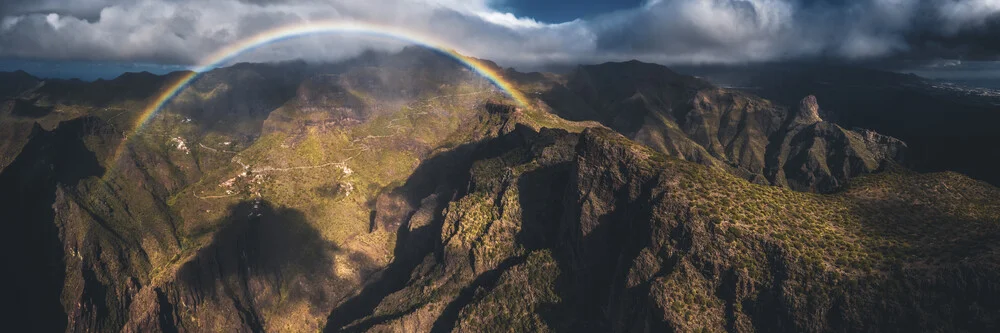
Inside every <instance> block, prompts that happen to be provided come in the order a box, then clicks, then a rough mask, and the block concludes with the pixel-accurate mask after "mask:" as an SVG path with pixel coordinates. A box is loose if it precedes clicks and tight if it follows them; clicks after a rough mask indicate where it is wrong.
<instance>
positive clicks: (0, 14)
mask: <svg viewBox="0 0 1000 333" xmlns="http://www.w3.org/2000/svg"><path fill="white" fill-rule="evenodd" d="M540 1H542V2H540ZM543 2H544V0H532V1H529V0H0V58H6V59H22V60H23V59H31V60H71V61H105V62H137V63H153V64H179V65H189V64H196V63H199V62H200V61H201V60H203V58H204V57H205V56H206V55H208V54H210V53H212V52H213V51H215V50H217V49H219V48H221V47H223V46H224V45H226V44H230V43H234V42H236V41H238V40H240V39H242V38H246V37H249V36H252V35H254V34H255V33H258V32H261V31H263V30H266V29H269V28H273V27H276V26H281V25H290V24H296V23H300V22H309V21H321V20H352V21H365V22H373V23H379V24H390V25H395V26H399V27H404V28H406V29H410V30H413V31H416V32H419V33H421V34H425V35H432V36H436V37H437V38H439V39H442V40H445V41H447V42H449V43H451V44H453V45H459V46H461V50H463V51H464V52H466V53H470V54H471V55H473V56H477V57H482V58H488V59H492V60H495V61H497V62H499V63H501V64H503V65H507V66H525V65H537V64H543V63H552V62H556V63H593V62H600V61H607V60H627V59H639V60H644V61H650V62H658V63H663V64H678V63H685V64H688V63H742V62H754V61H779V60H802V59H835V60H848V61H851V60H878V59H887V58H888V59H896V58H908V59H966V60H969V59H980V60H982V59H996V57H997V55H998V54H1000V0H646V1H643V0H631V1H629V0H620V1H615V0H586V1H576V2H574V3H572V4H567V2H569V1H551V2H549V3H543ZM369 47H374V48H378V49H393V48H399V47H402V45H401V44H396V43H387V42H386V41H384V40H373V39H370V38H367V37H358V36H337V35H324V36H312V37H308V38H302V39H298V40H294V41H288V42H282V43H280V44H278V45H274V46H273V47H268V48H265V49H263V50H261V51H258V52H255V53H253V54H251V55H248V56H247V59H241V60H249V61H269V60H288V59H295V58H304V59H307V60H337V59H342V58H344V57H348V56H353V55H356V54H357V53H360V52H361V51H362V50H364V49H366V48H369Z"/></svg>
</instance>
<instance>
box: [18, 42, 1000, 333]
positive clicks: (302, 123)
mask: <svg viewBox="0 0 1000 333" xmlns="http://www.w3.org/2000/svg"><path fill="white" fill-rule="evenodd" d="M484 64H486V65H490V64H489V63H488V62H484ZM624 66H626V67H628V68H633V67H634V68H639V69H643V68H646V67H643V66H644V65H640V64H635V63H628V64H625V65H624ZM615 68H616V67H615V66H611V67H600V68H583V69H581V70H580V72H579V73H577V74H575V75H576V76H573V77H571V78H570V80H571V82H568V81H565V80H566V78H565V77H561V76H559V75H555V74H538V73H530V74H524V73H516V72H514V71H512V70H508V71H507V72H506V74H505V75H508V76H510V77H512V78H516V79H517V81H518V82H519V83H518V84H519V88H520V89H523V90H524V91H525V92H527V93H529V95H530V96H533V97H532V100H531V101H530V103H531V105H526V106H524V105H515V104H514V102H513V101H511V100H510V98H509V97H507V96H505V95H504V94H503V93H502V92H501V91H499V90H497V89H496V88H495V87H494V86H493V85H492V84H491V83H489V82H488V81H486V80H485V79H483V78H481V77H479V76H478V75H477V74H476V73H474V72H472V71H470V70H467V69H465V68H464V67H462V66H460V65H459V64H457V63H455V62H454V61H453V60H451V59H448V58H445V57H443V56H442V55H440V54H438V53H435V52H431V51H428V50H424V49H419V48H407V49H404V50H403V51H402V52H400V53H398V54H380V53H366V54H364V55H362V56H361V57H359V58H357V59H352V60H348V61H344V62H341V63H336V64H322V65H318V64H305V63H283V64H238V65H235V66H232V67H227V68H222V69H217V70H213V71H210V72H207V73H205V74H204V75H203V76H202V78H201V79H200V80H198V81H196V82H194V83H193V84H192V85H191V86H190V88H188V89H185V90H184V91H183V92H181V93H180V94H179V95H178V96H177V97H176V98H175V99H174V101H173V102H172V103H170V104H168V105H167V107H166V108H164V109H163V110H161V111H160V112H159V113H158V114H156V115H155V117H153V118H152V120H151V121H150V122H148V123H147V124H145V126H144V127H143V129H142V131H139V132H135V131H133V130H132V128H133V127H134V124H135V122H136V121H137V120H138V118H139V117H141V115H142V111H143V110H144V108H145V107H146V105H148V104H149V102H151V101H152V100H153V99H155V97H156V96H157V95H158V94H159V93H160V92H162V91H163V89H165V88H166V87H167V85H168V84H169V82H171V81H172V80H175V79H176V78H177V77H179V76H180V75H182V74H183V73H175V74H170V75H167V76H156V75H152V74H148V73H139V74H127V75H123V76H122V77H119V78H117V79H114V80H108V81H96V82H81V81H74V80H69V81H66V80H41V79H36V78H32V77H30V76H29V75H26V74H24V73H12V74H4V75H5V76H2V77H9V78H10V80H8V81H4V82H2V84H0V97H2V98H4V100H3V103H0V157H2V158H0V216H2V217H3V223H4V226H5V227H6V229H5V232H4V233H0V244H2V246H3V248H2V249H0V253H2V254H3V256H4V257H3V259H4V262H5V263H7V264H6V267H7V269H8V270H9V272H13V273H12V274H8V277H9V281H10V283H9V286H11V287H12V288H11V289H12V291H11V292H10V293H9V296H10V301H9V302H11V303H12V304H17V305H18V306H17V307H16V308H15V309H13V310H10V311H9V312H8V313H6V314H7V315H10V316H11V317H12V318H15V319H16V320H13V322H15V323H18V324H23V326H24V329H22V330H24V331H73V332H76V331H88V332H121V331H124V332H160V331H162V332H228V331H239V332H310V331H312V332H315V331H321V330H323V331H330V332H338V331H347V332H362V331H363V332H368V331H370V332H447V331H457V332H493V331H497V332H499V331H502V332H511V331H516V332H537V331H561V332H660V331H680V332H690V331H736V332H751V331H760V332H772V331H785V332H802V331H807V332H818V331H906V332H910V331H924V330H932V331H995V330H997V329H998V327H997V326H998V320H1000V318H998V314H1000V302H998V301H997V300H998V299H1000V295H998V294H1000V286H998V285H997V282H996V281H1000V276H998V275H1000V270H998V267H997V263H998V261H997V259H998V258H997V257H996V256H997V248H996V246H998V245H997V244H1000V243H998V242H997V241H998V236H1000V230H998V223H1000V190H998V189H997V188H995V187H992V186H990V185H987V184H985V183H981V182H977V181H974V180H971V179H969V178H967V177H965V176H962V175H959V174H955V173H935V174H918V173H913V172H910V171H908V170H906V169H905V168H903V167H902V166H900V165H899V164H898V161H899V159H901V157H902V155H903V152H904V150H905V149H904V148H905V145H904V144H903V143H902V142H899V141H898V140H895V139H892V138H890V137H885V136H881V135H879V134H877V133H875V132H871V131H860V130H858V131H855V130H845V129H843V128H841V127H840V126H838V125H837V124H834V123H831V122H826V121H823V120H822V119H821V118H819V117H818V115H819V110H818V104H817V102H816V101H815V99H813V98H806V99H804V100H803V101H802V102H801V103H800V105H798V106H793V107H791V108H789V107H785V106H777V105H773V104H771V103H770V102H767V101H766V100H762V99H759V98H757V97H754V96H752V95H749V94H745V93H740V92H733V91H729V90H726V89H720V88H715V87H711V86H708V85H704V84H703V83H700V81H697V80H695V79H693V78H687V77H680V76H677V75H676V74H672V72H669V71H664V70H665V69H663V68H659V67H655V68H653V69H651V70H642V71H638V72H641V73H645V74H643V75H645V76H640V78H642V80H639V81H638V83H640V84H638V85H630V84H624V83H628V82H625V81H629V80H631V79H634V78H635V77H634V75H636V71H631V72H624V74H623V75H624V78H622V77H618V78H615V75H614V73H615V70H620V69H615ZM628 68H626V70H627V69H628ZM634 68H633V69H634ZM609 75H610V77H611V78H615V80H619V79H621V80H625V81H623V82H624V83H623V82H619V81H614V82H610V83H609V82H608V81H606V80H602V79H601V78H607V77H609ZM587 78H589V79H587ZM585 79H587V80H585ZM573 80H576V81H573ZM588 80H589V81H588ZM618 83H622V84H618ZM633 83H635V82H633ZM560 86H562V87H563V88H565V89H568V90H565V91H562V90H560V89H562V88H559V87H560ZM689 86H692V87H695V88H697V89H695V90H687V88H685V87H689ZM636 87H639V89H640V92H641V93H640V94H638V95H636V94H634V93H633V89H634V88H636ZM664 87H666V88H664ZM671 87H672V88H671ZM668 88H669V89H668ZM567 91H569V92H567ZM549 94H563V95H559V96H561V97H560V98H565V99H561V100H560V101H563V102H567V103H571V102H573V101H576V102H580V103H578V104H573V105H576V106H578V107H580V108H583V109H580V112H581V113H578V114H576V115H577V116H578V117H575V116H572V115H573V114H570V113H566V112H567V110H568V109H567V105H570V106H572V105H571V104H558V103H556V102H553V101H554V100H551V99H550V98H553V97H552V95H549ZM580 94H583V95H580ZM559 96H556V97H559ZM567 96H569V97H567ZM572 96H576V97H572ZM622 96H624V97H625V99H621V97H622ZM632 96H634V98H631V97H632ZM576 98H580V99H579V100H577V99H576ZM547 102H552V103H551V104H548V103H547ZM667 102H670V103H667ZM671 103H672V104H671ZM691 103H694V104H691ZM668 104H669V105H668ZM649 106H655V108H648V107H649ZM796 107H797V108H796ZM788 110H796V111H795V112H789V111H788ZM560 115H561V116H564V117H568V118H571V119H574V120H575V121H571V120H566V119H564V118H563V117H561V116H560ZM636 119H639V120H642V122H641V123H632V122H630V121H632V120H636ZM654 125H655V126H654ZM636 133H645V134H643V135H639V134H636ZM661 134H662V136H660V135H661ZM126 138H127V139H126ZM652 138H659V139H663V140H659V139H657V140H652ZM633 139H634V140H636V141H633ZM647 139H648V140H647ZM668 139H669V140H668ZM696 156H703V157H704V158H703V159H698V158H693V157H696ZM820 193H823V194H820Z"/></svg>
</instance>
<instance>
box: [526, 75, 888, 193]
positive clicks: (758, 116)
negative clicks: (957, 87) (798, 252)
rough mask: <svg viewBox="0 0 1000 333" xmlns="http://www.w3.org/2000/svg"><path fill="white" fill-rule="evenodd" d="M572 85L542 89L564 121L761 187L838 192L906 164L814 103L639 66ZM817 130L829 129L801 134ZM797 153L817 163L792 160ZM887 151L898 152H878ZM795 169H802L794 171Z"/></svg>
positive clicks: (577, 79) (573, 78) (573, 80)
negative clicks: (590, 124) (791, 102)
mask: <svg viewBox="0 0 1000 333" xmlns="http://www.w3.org/2000/svg"><path fill="white" fill-rule="evenodd" d="M563 80H564V82H550V83H549V84H548V87H546V88H543V89H544V92H542V99H543V100H545V101H546V102H547V103H549V105H551V106H552V108H553V109H554V110H555V112H556V113H557V114H559V115H561V116H563V117H566V118H568V119H576V120H596V121H599V122H601V123H602V124H604V125H607V126H608V127H610V128H612V129H614V130H616V131H618V132H619V133H622V134H624V135H625V136H627V137H629V138H632V139H635V140H636V141H639V142H641V143H643V144H646V145H648V146H650V147H652V148H653V149H655V150H657V151H660V152H663V153H667V154H669V155H672V156H678V157H681V158H683V159H686V160H689V161H694V162H698V163H701V164H705V165H710V166H728V167H730V168H731V169H732V171H733V172H734V173H735V174H737V175H739V176H741V177H743V178H746V179H748V180H751V181H753V182H756V183H761V184H766V183H767V184H773V185H782V186H790V187H791V188H793V189H795V190H799V191H820V192H831V191H834V190H836V189H838V188H839V187H840V186H841V185H842V184H843V183H845V182H846V181H847V180H849V179H850V178H852V177H855V176H858V175H861V174H866V173H872V172H875V171H877V170H879V169H881V168H883V167H885V166H887V165H890V164H896V163H899V162H902V157H903V155H902V151H903V150H904V148H905V144H903V143H902V142H901V141H898V140H895V139H891V138H887V137H886V138H885V139H884V140H881V139H880V140H874V141H869V142H868V143H864V144H863V143H861V142H860V141H861V140H860V139H859V138H860V137H861V133H858V132H855V131H851V130H846V129H843V128H840V127H839V126H837V125H835V124H833V123H826V122H822V119H821V118H820V117H819V115H818V108H819V106H818V105H817V102H816V98H815V97H812V96H807V97H806V98H805V99H804V100H803V102H802V103H799V105H800V106H799V107H798V108H797V109H796V108H786V107H782V106H779V105H776V104H774V103H772V102H770V101H768V100H765V99H761V98H759V97H756V96H754V95H750V94H747V93H743V92H739V91H735V90H728V89H720V88H716V87H714V86H712V85H711V84H709V83H708V82H706V81H702V80H700V79H696V78H694V77H690V76H685V75H680V74H677V73H675V72H673V71H671V70H669V69H667V68H666V67H663V66H660V65H655V64H646V63H641V62H638V61H630V62H624V63H605V64H601V65H594V66H580V67H578V68H577V69H576V71H574V72H573V73H571V74H569V75H568V77H567V78H565V79H563ZM804 109H812V110H811V111H812V112H817V114H816V115H815V117H814V118H811V117H802V116H800V115H801V114H802V112H809V111H810V110H804ZM806 122H808V123H806ZM813 123H822V125H819V126H820V127H822V129H820V130H819V131H817V130H813V129H807V130H806V131H802V128H799V127H800V126H802V125H811V124H813ZM831 135H832V136H833V137H831ZM796 136H797V137H796ZM879 138H882V136H879ZM792 151H799V153H797V154H798V155H802V154H804V153H802V152H809V153H806V155H810V156H803V159H804V160H802V161H800V160H801V159H799V160H797V159H788V158H787V155H789V154H792ZM885 151H892V152H894V153H893V154H888V155H887V154H881V153H879V152H885ZM847 156H855V158H853V160H852V158H850V157H847ZM860 156H864V158H862V157H860ZM845 158H846V159H845ZM789 163H791V164H789ZM792 170H798V171H796V172H786V171H792ZM790 177H791V179H789V178H790Z"/></svg>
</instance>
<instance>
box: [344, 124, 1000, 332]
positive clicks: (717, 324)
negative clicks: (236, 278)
mask: <svg viewBox="0 0 1000 333" xmlns="http://www.w3.org/2000/svg"><path fill="white" fill-rule="evenodd" d="M496 140H497V141H491V142H490V143H485V144H482V145H479V146H478V148H477V149H476V151H475V152H473V153H471V155H469V158H471V163H468V164H460V165H455V166H456V167H458V168H460V169H457V170H456V169H450V170H438V171H437V172H439V173H442V174H446V173H450V174H456V175H462V174H466V173H467V174H468V177H469V178H468V182H469V183H468V185H467V186H461V185H458V186H457V188H459V189H461V188H467V189H468V191H467V192H464V193H463V191H458V192H457V194H454V195H452V196H451V197H452V199H451V200H450V201H449V202H448V203H447V204H446V205H447V209H445V210H444V212H443V213H442V215H440V216H438V217H436V218H435V219H434V222H432V223H430V224H429V225H428V224H426V223H424V222H421V227H420V228H430V229H431V231H430V232H429V233H426V234H425V235H427V238H423V239H411V240H410V241H413V242H415V243H401V244H399V245H398V246H401V247H403V248H408V247H412V248H427V246H433V248H434V249H435V250H434V251H430V252H427V253H426V254H425V255H423V256H422V258H419V259H418V258H412V257H411V259H410V260H412V261H413V262H414V263H415V264H414V265H415V266H412V269H408V270H406V271H405V272H404V274H405V275H406V276H409V278H408V281H407V282H406V283H402V284H399V285H397V286H396V287H395V288H392V289H391V290H389V291H388V293H387V294H386V296H385V297H384V298H383V299H382V300H381V301H380V302H378V305H373V306H372V307H371V308H372V310H371V314H370V315H368V316H366V317H364V318H361V319H358V320H355V319H348V320H345V319H343V317H338V316H337V314H338V313H336V312H335V314H334V316H332V317H331V321H330V322H329V324H330V325H328V326H327V331H339V330H347V331H371V332H388V331H479V330H484V329H487V328H489V329H498V328H502V329H505V330H507V329H509V330H513V331H598V332H643V331H698V330H710V331H735V332H752V331H769V332H771V331H796V332H801V331H809V332H819V331H842V330H847V331H852V330H861V329H877V330H890V331H911V330H972V331H978V330H984V329H987V328H989V327H993V326H995V325H996V320H1000V318H997V317H996V316H992V315H987V316H983V317H978V318H977V319H976V320H974V321H965V320H962V319H960V318H961V317H962V316H963V315H962V313H964V312H965V311H974V312H977V313H993V312H995V311H996V310H997V309H998V308H997V307H998V306H1000V305H998V304H996V303H995V302H989V301H986V300H987V299H992V298H993V297H996V296H998V295H997V293H996V290H997V289H996V286H995V282H990V281H991V279H994V278H995V277H997V276H998V274H1000V271H998V270H997V268H998V267H997V266H996V265H995V264H993V263H992V260H993V259H994V257H995V255H994V253H995V252H994V250H991V249H986V248H980V249H976V250H971V249H970V250H971V252H966V253H964V254H960V255H968V256H969V260H968V261H962V262H958V261H948V260H946V259H944V258H948V257H951V256H953V255H956V254H955V253H949V252H936V251H933V250H931V251H925V250H930V249H929V248H926V249H921V250H916V249H912V248H910V249H908V250H904V248H905V247H897V246H898V245H890V244H892V242H893V241H891V240H893V239H897V238H896V237H899V236H901V235H902V234H900V233H897V231H896V230H893V228H892V227H889V225H891V224H892V223H895V222H891V221H900V220H908V219H910V217H905V216H908V215H909V216H911V217H912V218H913V219H915V220H919V219H923V216H926V213H927V212H928V211H932V210H937V209H941V208H943V207H945V206H950V205H956V204H959V205H960V204H961V203H960V202H961V201H962V199H961V197H960V196H955V197H953V196H951V195H945V196H943V197H942V198H943V199H944V200H943V201H939V202H936V203H933V204H932V205H936V206H937V207H935V208H932V207H923V206H920V205H924V203H921V204H916V205H915V204H914V203H913V202H914V201H912V200H913V199H912V198H916V197H923V196H935V195H937V194H934V193H937V192H935V191H936V190H931V189H929V188H928V187H926V186H928V185H929V184H932V183H939V182H944V183H951V184H956V186H960V187H962V188H963V189H962V190H958V191H961V192H964V193H980V191H986V192H989V193H994V194H992V195H991V197H990V198H985V197H984V198H983V201H977V203H976V206H977V207H979V208H978V209H977V211H978V212H980V213H982V214H985V215H979V214H980V213H975V215H974V216H977V217H974V218H972V220H970V221H969V222H968V223H972V224H973V225H977V226H979V227H984V226H987V225H992V224H994V223H996V221H998V216H997V215H996V213H995V212H988V209H989V208H986V207H1000V206H998V205H1000V202H998V201H997V200H996V198H998V197H997V196H995V194H997V193H1000V192H998V190H997V189H996V188H992V187H990V186H988V185H984V184H982V183H976V182H974V181H971V180H968V179H965V180H957V179H954V178H952V177H953V176H951V175H934V176H929V177H927V178H912V177H911V176H906V175H889V174H886V175H881V176H872V178H873V180H875V179H877V181H870V182H868V183H864V184H862V185H861V186H859V187H858V188H856V189H855V188H852V189H849V190H847V191H846V192H844V193H842V194H838V195H835V196H830V197H819V198H818V199H816V198H814V197H812V196H808V195H802V194H798V193H795V192H792V191H789V190H786V189H780V188H775V187H766V186H758V185H753V184H750V183H747V182H745V181H743V180H739V179H737V178H735V177H733V176H730V175H728V174H727V173H725V172H723V171H720V170H713V169H710V168H704V167H702V166H697V165H694V164H691V163H687V162H684V161H680V160H676V159H673V158H669V157H665V156H662V155H659V153H656V152H654V151H652V150H650V149H648V148H645V147H642V146H639V145H636V144H634V143H632V142H630V141H628V140H627V139H626V138H624V137H621V136H619V135H618V134H615V133H613V132H610V131H607V130H599V129H591V130H587V131H585V132H584V133H582V134H580V135H573V134H569V133H565V132H560V131H552V130H545V131H542V132H533V131H531V130H528V129H526V128H523V127H521V128H518V129H515V130H514V131H513V132H511V133H509V134H506V135H504V136H502V137H500V138H498V139H496ZM466 167H467V168H468V169H464V168H466ZM879 177H881V178H879ZM958 184H962V185H958ZM882 191H886V192H882ZM453 193H454V192H453ZM875 193H898V194H899V195H901V197H900V198H899V199H898V201H897V199H889V198H882V197H880V196H878V195H876V194H875ZM956 194H957V193H956ZM904 197H909V198H904ZM437 198H441V196H437ZM882 200H888V201H882ZM439 205H440V204H439ZM875 206H877V207H880V208H877V209H884V210H886V211H887V214H888V215H880V216H882V217H876V216H872V215H868V213H864V211H867V210H868V209H872V208H873V207H875ZM921 207H923V208H921ZM888 211H891V212H888ZM834 212H836V213H834ZM375 214H381V212H380V211H376V212H375ZM830 214H840V216H832V215H830ZM910 214H913V215H910ZM392 216H402V220H401V222H400V224H401V225H402V229H407V223H408V221H407V218H406V214H403V215H398V214H396V215H392ZM885 216H895V217H894V218H890V219H886V218H885ZM955 218H957V216H951V215H936V216H934V217H932V218H931V220H933V221H929V220H928V221H926V222H921V223H920V225H921V226H922V228H929V229H923V230H921V231H918V233H921V234H923V233H927V234H923V235H926V236H929V237H937V236H936V235H935V234H936V233H938V232H940V231H941V230H947V229H949V228H952V227H954V226H947V224H949V222H948V221H955ZM973 221H975V222H973ZM963 223H964V222H963ZM988 229H989V230H990V231H983V232H982V233H977V236H975V237H974V238H976V239H980V237H986V238H989V239H994V238H997V237H998V236H1000V233H998V232H997V231H998V230H997V229H996V228H995V227H989V228H988ZM424 230H426V229H424ZM821 230H822V231H821ZM935 230H936V231H935ZM942 237H944V238H947V237H951V236H942ZM960 238H962V239H967V240H970V241H971V239H968V238H964V237H960ZM958 242H962V241H958ZM420 244H424V245H420ZM877 244H881V245H877ZM991 248H992V247H991ZM896 251H902V252H896ZM942 259H944V260H942ZM927 262H934V263H935V264H933V265H931V266H927V264H926V263H927ZM397 273H398V272H397ZM948 281H952V282H948ZM959 281H962V282H959ZM886 286H892V287H886ZM931 286H934V287H933V288H935V289H934V290H936V291H929V290H928V289H925V288H928V287H931ZM959 295H962V296H959ZM345 304H348V303H345ZM987 304H989V305H987ZM981 307H983V308H981ZM987 308H988V309H987ZM906 318H919V319H917V320H909V319H906Z"/></svg>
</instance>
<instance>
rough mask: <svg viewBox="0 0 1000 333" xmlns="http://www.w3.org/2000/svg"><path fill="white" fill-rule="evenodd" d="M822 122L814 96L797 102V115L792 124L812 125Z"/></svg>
mask: <svg viewBox="0 0 1000 333" xmlns="http://www.w3.org/2000/svg"><path fill="white" fill-rule="evenodd" d="M821 121H823V118H820V116H819V103H818V102H816V96H813V95H809V96H806V98H803V99H802V101H800V102H799V109H798V113H796V114H795V118H793V120H792V122H793V123H795V124H803V125H812V124H815V123H818V122H821Z"/></svg>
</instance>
